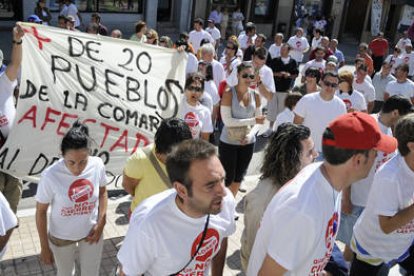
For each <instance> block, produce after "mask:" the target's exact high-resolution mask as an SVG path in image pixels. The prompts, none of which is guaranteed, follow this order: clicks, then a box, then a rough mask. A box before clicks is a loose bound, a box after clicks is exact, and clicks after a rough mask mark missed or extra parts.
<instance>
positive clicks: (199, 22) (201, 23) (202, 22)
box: [193, 17, 204, 26]
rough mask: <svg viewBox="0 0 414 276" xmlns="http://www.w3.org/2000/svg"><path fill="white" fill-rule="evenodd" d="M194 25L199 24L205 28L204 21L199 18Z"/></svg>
mask: <svg viewBox="0 0 414 276" xmlns="http://www.w3.org/2000/svg"><path fill="white" fill-rule="evenodd" d="M193 23H197V24H199V25H201V26H203V25H204V20H203V19H202V18H200V17H198V18H196V19H194V21H193Z"/></svg>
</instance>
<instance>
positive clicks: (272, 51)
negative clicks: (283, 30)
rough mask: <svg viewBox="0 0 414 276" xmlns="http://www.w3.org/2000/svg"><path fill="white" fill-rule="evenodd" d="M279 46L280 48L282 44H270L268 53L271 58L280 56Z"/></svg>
mask: <svg viewBox="0 0 414 276" xmlns="http://www.w3.org/2000/svg"><path fill="white" fill-rule="evenodd" d="M280 48H282V45H279V46H277V45H276V44H275V43H273V44H272V45H270V47H269V54H270V56H271V57H272V59H274V58H277V57H280Z"/></svg>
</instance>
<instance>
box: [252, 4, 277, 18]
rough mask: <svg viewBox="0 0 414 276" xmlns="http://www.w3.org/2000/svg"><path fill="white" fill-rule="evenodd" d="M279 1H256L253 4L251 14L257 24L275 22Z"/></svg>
mask: <svg viewBox="0 0 414 276" xmlns="http://www.w3.org/2000/svg"><path fill="white" fill-rule="evenodd" d="M276 1H277V0H256V1H254V2H253V3H254V4H253V6H252V10H251V14H252V17H253V21H254V22H257V23H270V22H272V21H273V20H274V14H275V9H276V6H275V3H276Z"/></svg>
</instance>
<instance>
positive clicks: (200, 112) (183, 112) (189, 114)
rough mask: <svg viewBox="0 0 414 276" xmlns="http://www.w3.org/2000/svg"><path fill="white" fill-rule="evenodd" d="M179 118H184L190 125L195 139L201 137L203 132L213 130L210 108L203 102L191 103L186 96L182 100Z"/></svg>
mask: <svg viewBox="0 0 414 276" xmlns="http://www.w3.org/2000/svg"><path fill="white" fill-rule="evenodd" d="M178 118H180V119H183V120H184V121H185V122H186V124H187V125H188V126H189V127H190V130H191V134H192V135H193V138H194V139H196V138H200V134H201V133H202V132H203V133H212V132H213V123H212V122H211V112H210V110H209V109H208V108H207V107H206V106H204V105H202V104H197V105H196V106H191V105H189V104H188V103H187V101H186V99H185V97H184V98H183V100H182V101H181V104H180V108H179V110H178Z"/></svg>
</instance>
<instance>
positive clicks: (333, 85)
mask: <svg viewBox="0 0 414 276" xmlns="http://www.w3.org/2000/svg"><path fill="white" fill-rule="evenodd" d="M323 83H324V84H325V85H326V86H328V87H332V88H337V87H338V84H337V83H333V82H329V81H323Z"/></svg>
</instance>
